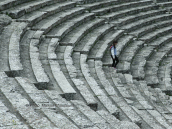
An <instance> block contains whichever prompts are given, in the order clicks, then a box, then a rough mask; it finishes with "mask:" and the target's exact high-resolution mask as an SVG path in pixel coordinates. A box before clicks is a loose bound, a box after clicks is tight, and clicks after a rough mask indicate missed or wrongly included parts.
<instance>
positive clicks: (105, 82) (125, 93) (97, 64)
mask: <svg viewBox="0 0 172 129" xmlns="http://www.w3.org/2000/svg"><path fill="white" fill-rule="evenodd" d="M100 63H101V62H100V61H99V63H98V61H95V67H96V66H97V68H98V67H99V64H100ZM91 71H93V70H91ZM100 71H101V69H100V68H99V69H98V70H97V72H98V73H97V75H99V76H98V77H99V79H100V80H102V81H101V82H102V84H104V86H105V85H107V84H108V83H107V81H106V79H105V78H103V76H101V75H102V74H101V72H100ZM108 89H110V88H108ZM121 90H122V89H121ZM110 91H111V92H112V91H113V90H110ZM122 92H123V93H124V94H123V95H124V96H126V95H127V92H124V91H123V90H122ZM124 96H123V97H124ZM126 97H129V96H126ZM142 104H144V101H143V103H142ZM144 106H147V105H145V104H144ZM148 108H150V106H148ZM149 124H150V123H149Z"/></svg>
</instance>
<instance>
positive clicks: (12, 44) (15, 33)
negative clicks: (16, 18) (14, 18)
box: [2, 22, 27, 76]
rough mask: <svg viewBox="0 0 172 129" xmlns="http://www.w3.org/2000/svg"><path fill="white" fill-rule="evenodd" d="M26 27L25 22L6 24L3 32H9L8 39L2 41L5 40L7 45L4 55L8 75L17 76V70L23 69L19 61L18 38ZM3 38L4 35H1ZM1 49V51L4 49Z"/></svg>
mask: <svg viewBox="0 0 172 129" xmlns="http://www.w3.org/2000/svg"><path fill="white" fill-rule="evenodd" d="M26 28H27V23H24V22H23V23H17V22H13V23H12V24H11V25H9V26H7V28H6V29H5V31H4V33H5V32H7V33H9V34H10V36H9V37H8V38H9V39H6V41H5V39H4V40H2V42H4V43H5V42H7V44H8V45H9V47H8V48H6V49H4V50H7V52H8V55H6V56H5V55H4V57H7V56H8V57H7V58H8V64H9V70H7V71H6V70H5V69H4V71H6V73H7V74H8V76H18V75H19V72H20V71H21V70H23V67H22V64H21V61H20V40H21V37H22V36H23V34H24V33H25V31H26ZM2 38H4V37H2ZM4 50H2V51H4ZM4 57H2V58H4Z"/></svg>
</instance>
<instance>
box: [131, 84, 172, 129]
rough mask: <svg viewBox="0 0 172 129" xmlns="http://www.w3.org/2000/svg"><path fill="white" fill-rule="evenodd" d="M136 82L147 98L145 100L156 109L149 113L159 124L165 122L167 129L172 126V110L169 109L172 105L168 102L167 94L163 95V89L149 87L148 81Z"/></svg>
mask: <svg viewBox="0 0 172 129" xmlns="http://www.w3.org/2000/svg"><path fill="white" fill-rule="evenodd" d="M136 82H137V85H138V86H139V87H138V88H139V90H140V91H142V94H143V95H144V96H145V98H146V99H147V100H149V102H151V103H152V105H153V106H154V107H155V109H156V110H148V112H149V113H150V114H151V115H152V116H154V117H155V118H156V119H157V121H159V123H162V122H165V123H163V124H162V125H164V126H165V127H166V128H167V127H168V126H169V125H170V123H169V122H170V121H169V116H171V113H170V112H171V111H170V110H169V109H170V108H168V107H169V104H170V102H168V101H169V99H168V97H167V96H166V95H165V93H162V91H161V89H159V88H151V87H148V86H147V84H146V81H139V82H138V81H134V83H136ZM153 112H155V113H153ZM156 114H158V116H159V117H157V116H156ZM160 114H161V116H160ZM162 119H164V120H162Z"/></svg>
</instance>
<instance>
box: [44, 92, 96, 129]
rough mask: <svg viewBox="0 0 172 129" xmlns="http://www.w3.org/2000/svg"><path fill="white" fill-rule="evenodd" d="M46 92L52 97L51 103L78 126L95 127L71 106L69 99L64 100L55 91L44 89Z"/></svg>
mask: <svg viewBox="0 0 172 129" xmlns="http://www.w3.org/2000/svg"><path fill="white" fill-rule="evenodd" d="M45 92H46V94H47V95H48V96H49V97H50V98H51V99H52V101H53V103H54V104H55V105H56V106H57V107H58V108H59V109H60V110H61V112H63V113H64V114H66V116H67V117H68V119H70V120H71V121H73V123H75V125H77V127H78V128H87V127H92V128H94V127H96V125H94V123H93V122H92V121H91V120H90V119H89V118H88V117H87V116H85V115H84V114H83V113H81V112H80V111H79V110H78V109H77V108H75V107H74V106H73V104H72V103H71V102H70V101H66V100H65V99H63V98H62V97H61V96H59V95H58V94H57V92H56V91H45Z"/></svg>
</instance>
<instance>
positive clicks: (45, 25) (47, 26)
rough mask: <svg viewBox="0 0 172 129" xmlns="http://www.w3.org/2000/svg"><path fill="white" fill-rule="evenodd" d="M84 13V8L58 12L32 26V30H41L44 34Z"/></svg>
mask: <svg viewBox="0 0 172 129" xmlns="http://www.w3.org/2000/svg"><path fill="white" fill-rule="evenodd" d="M84 11H85V9H84V8H79V7H77V8H73V9H70V10H68V11H67V10H66V11H64V12H59V13H57V14H55V15H51V16H49V17H46V18H45V19H43V20H42V21H40V22H38V23H37V24H35V25H34V26H32V30H42V31H44V34H46V33H47V32H49V31H50V30H51V29H52V28H53V27H55V26H57V25H58V24H61V23H62V22H64V21H65V20H67V19H69V18H71V17H73V16H76V15H78V14H82V13H83V12H84Z"/></svg>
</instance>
